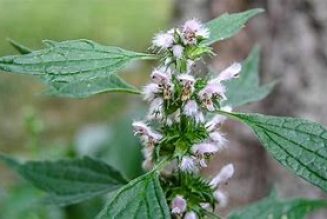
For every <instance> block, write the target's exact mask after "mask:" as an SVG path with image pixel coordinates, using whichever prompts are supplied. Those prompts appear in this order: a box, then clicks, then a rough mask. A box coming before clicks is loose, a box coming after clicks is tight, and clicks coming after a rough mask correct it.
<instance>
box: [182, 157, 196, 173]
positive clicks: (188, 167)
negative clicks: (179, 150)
mask: <svg viewBox="0 0 327 219" xmlns="http://www.w3.org/2000/svg"><path fill="white" fill-rule="evenodd" d="M195 159H196V158H195V157H193V156H184V157H183V158H182V160H181V162H180V164H179V168H180V169H181V171H183V172H194V171H196V162H195Z"/></svg>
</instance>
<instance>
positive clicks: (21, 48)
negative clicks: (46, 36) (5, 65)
mask: <svg viewBox="0 0 327 219" xmlns="http://www.w3.org/2000/svg"><path fill="white" fill-rule="evenodd" d="M8 42H9V43H10V45H12V46H13V47H14V48H15V49H16V50H17V51H18V52H19V53H20V54H28V53H31V52H32V49H30V48H28V47H26V46H24V45H22V44H20V43H18V42H16V41H14V40H12V39H8Z"/></svg>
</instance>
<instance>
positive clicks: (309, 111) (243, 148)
mask: <svg viewBox="0 0 327 219" xmlns="http://www.w3.org/2000/svg"><path fill="white" fill-rule="evenodd" d="M253 7H262V8H265V9H266V13H265V14H264V15H260V16H258V17H256V18H255V19H253V20H252V21H251V22H250V23H249V25H248V26H247V27H246V28H245V29H244V31H242V32H241V33H239V34H238V35H237V36H236V37H234V38H232V39H229V40H226V41H223V42H220V43H218V44H217V45H215V52H216V53H217V54H218V56H216V57H215V59H214V60H212V63H211V64H212V65H213V66H214V68H215V69H217V71H219V70H221V69H223V68H224V67H226V66H227V65H228V64H229V63H231V62H232V61H234V60H237V61H241V60H243V59H244V58H245V57H246V56H247V55H248V53H249V51H250V49H251V47H252V46H253V45H254V44H255V43H258V44H260V45H261V47H262V50H263V53H262V56H263V61H262V64H261V69H262V71H261V78H262V81H263V82H268V81H271V80H273V79H279V80H280V83H279V84H278V86H277V87H276V89H275V90H274V92H273V93H272V94H271V95H270V96H269V97H268V98H267V99H265V100H264V101H262V102H260V103H256V104H252V105H250V106H245V107H242V109H239V110H242V111H251V112H261V113H265V114H273V115H285V116H298V117H302V118H307V119H311V120H315V121H319V122H321V123H323V124H325V125H327V101H326V93H327V87H326V81H327V72H326V68H327V13H326V10H327V1H326V0H137V1H136V0H124V1H122V0H93V1H87V0H55V1H54V0H53V1H51V0H0V30H1V31H0V56H3V55H8V54H15V53H16V52H15V51H14V49H13V48H12V47H11V46H10V45H9V44H8V42H7V41H6V39H7V38H12V39H14V40H17V41H18V42H20V43H22V44H24V45H27V46H29V47H30V48H33V49H37V48H40V47H41V46H42V43H41V41H42V40H43V39H51V40H57V41H60V40H67V39H81V38H84V39H90V40H94V41H96V42H99V43H101V44H104V45H115V46H121V47H124V48H126V49H130V50H135V51H140V52H142V51H146V50H147V48H148V47H149V45H150V41H151V38H152V36H153V34H154V33H156V32H159V31H160V30H165V29H168V28H170V27H172V26H174V25H176V24H181V23H182V22H183V21H185V20H186V19H189V18H193V17H197V18H200V19H201V20H203V21H207V20H210V19H212V18H214V17H216V16H218V15H220V14H222V13H224V12H239V11H243V10H246V9H250V8H253ZM152 64H153V63H144V62H142V63H134V64H133V65H132V66H129V68H127V69H126V70H125V71H124V72H123V73H122V75H123V77H124V78H126V79H127V80H128V81H129V82H131V83H132V84H135V85H138V86H141V85H144V84H145V83H146V82H147V80H148V75H149V72H150V71H151V68H152V67H151V66H152ZM42 89H43V87H42V85H41V84H40V83H38V82H37V81H36V80H35V79H33V78H29V77H26V76H18V75H12V74H7V73H1V74H0V151H1V152H5V153H8V154H11V155H13V156H16V157H19V158H22V159H57V158H62V157H76V156H82V155H85V154H88V155H91V156H98V157H101V158H102V159H104V160H105V161H107V162H108V163H110V164H111V165H113V166H115V167H116V168H117V169H119V170H120V171H122V172H123V173H124V175H125V176H126V177H128V178H134V177H136V176H138V175H139V174H141V173H142V170H141V169H140V160H141V155H140V152H139V151H140V146H139V143H138V141H137V139H136V138H134V137H133V136H132V130H131V127H130V123H131V121H132V119H133V118H134V119H139V118H142V114H143V113H144V111H145V109H144V108H143V107H142V105H144V104H143V103H142V101H141V99H140V97H138V96H133V95H121V94H103V95H98V96H95V97H91V98H89V99H85V100H72V99H61V98H50V97H46V96H42V95H40V93H41V91H42ZM225 131H226V132H227V133H228V138H229V139H230V144H229V147H228V149H227V150H225V151H224V152H223V153H221V154H219V155H217V156H216V157H215V159H214V160H213V161H212V162H211V164H210V166H209V168H207V170H206V171H205V173H204V174H206V175H213V174H215V173H216V172H217V171H218V170H219V169H220V168H221V166H223V165H224V164H226V163H227V162H232V163H234V164H235V165H236V175H235V177H234V178H233V180H231V181H230V183H229V184H228V185H226V186H225V188H224V189H225V190H226V191H227V193H228V194H229V199H230V201H229V205H228V207H227V208H225V209H219V211H220V212H223V214H224V215H225V214H227V213H228V212H229V211H230V210H231V209H235V208H238V207H242V206H245V205H247V204H249V203H252V202H254V201H256V200H258V199H260V198H262V197H264V196H266V195H267V194H269V192H270V190H271V188H272V187H275V188H276V189H277V191H278V193H279V194H280V196H282V197H286V198H290V197H298V196H301V197H308V198H326V197H324V194H323V193H322V192H321V191H320V190H319V189H317V188H315V187H314V186H311V185H309V184H308V183H306V182H305V181H303V180H301V179H300V178H298V177H296V176H294V175H293V174H292V173H290V172H289V171H287V170H285V169H284V168H282V167H281V166H280V165H279V164H278V163H277V162H276V161H274V160H273V159H272V158H271V157H270V155H268V154H266V153H265V151H264V149H263V147H262V146H261V145H260V144H259V143H258V141H257V140H255V138H254V137H253V135H252V134H251V132H250V131H249V129H247V128H245V127H244V126H242V125H239V124H237V123H234V122H228V123H227V124H226V127H225ZM126 151H128V156H126ZM41 198H42V193H41V192H39V191H38V190H36V189H34V188H33V187H32V186H30V185H29V184H28V183H25V182H24V181H23V180H22V179H20V178H18V177H17V176H16V175H15V174H14V173H12V172H11V171H9V170H8V169H6V167H5V166H4V165H2V164H0V218H1V219H22V218H24V219H74V218H78V219H90V218H94V216H95V215H96V214H97V213H98V211H99V208H101V206H102V204H101V203H102V202H103V200H102V199H100V198H99V199H93V200H91V201H89V202H86V203H82V204H79V205H74V206H70V207H67V208H57V207H54V206H47V207H44V206H42V205H39V204H38V202H40V200H41ZM311 218H316V219H318V218H327V214H326V213H324V212H323V211H321V212H319V213H317V214H315V215H313V216H311Z"/></svg>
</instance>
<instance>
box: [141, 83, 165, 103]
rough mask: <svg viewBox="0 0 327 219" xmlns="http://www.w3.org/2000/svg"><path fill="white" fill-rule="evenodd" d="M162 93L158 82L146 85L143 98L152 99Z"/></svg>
mask: <svg viewBox="0 0 327 219" xmlns="http://www.w3.org/2000/svg"><path fill="white" fill-rule="evenodd" d="M160 93H161V90H160V87H159V86H158V84H155V83H151V84H148V85H146V86H145V87H144V88H143V91H142V94H143V99H144V100H147V101H152V100H153V99H155V98H156V96H157V95H158V94H160Z"/></svg>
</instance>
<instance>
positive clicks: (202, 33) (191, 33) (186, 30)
mask: <svg viewBox="0 0 327 219" xmlns="http://www.w3.org/2000/svg"><path fill="white" fill-rule="evenodd" d="M208 37H209V29H208V28H206V27H205V26H204V25H203V24H202V23H201V22H199V21H198V20H196V19H192V20H188V21H186V22H185V24H184V25H183V42H184V43H185V44H189V45H193V44H196V43H197V40H198V39H199V38H202V39H206V38H208Z"/></svg>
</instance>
